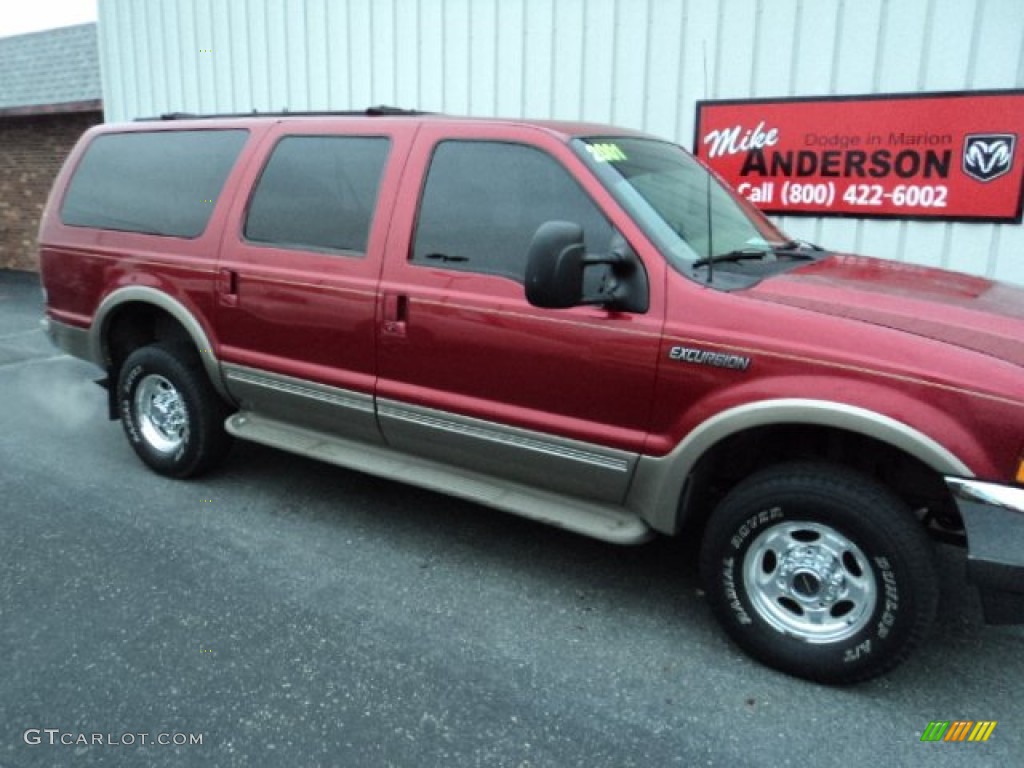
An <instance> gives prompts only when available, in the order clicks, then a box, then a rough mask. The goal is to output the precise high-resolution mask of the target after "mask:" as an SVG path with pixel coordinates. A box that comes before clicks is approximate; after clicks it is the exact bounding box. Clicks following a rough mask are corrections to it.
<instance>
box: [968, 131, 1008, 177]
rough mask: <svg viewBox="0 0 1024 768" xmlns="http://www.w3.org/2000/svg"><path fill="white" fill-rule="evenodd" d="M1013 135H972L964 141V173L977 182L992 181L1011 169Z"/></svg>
mask: <svg viewBox="0 0 1024 768" xmlns="http://www.w3.org/2000/svg"><path fill="white" fill-rule="evenodd" d="M1016 145H1017V135H1016V134H1013V133H972V134H970V135H969V136H967V137H966V139H964V173H966V174H967V175H968V176H970V177H971V178H972V179H977V180H978V181H992V180H993V179H998V178H999V177H1000V176H1003V175H1005V174H1007V173H1009V172H1010V169H1011V168H1013V150H1014V147H1016Z"/></svg>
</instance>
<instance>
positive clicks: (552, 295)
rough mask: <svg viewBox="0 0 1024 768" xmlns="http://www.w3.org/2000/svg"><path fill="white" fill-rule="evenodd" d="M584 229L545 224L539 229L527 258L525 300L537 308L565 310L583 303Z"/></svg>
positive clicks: (556, 222) (551, 222)
mask: <svg viewBox="0 0 1024 768" xmlns="http://www.w3.org/2000/svg"><path fill="white" fill-rule="evenodd" d="M586 255H587V253H586V248H585V247H584V245H583V227H581V226H580V225H579V224H573V223H572V222H569V221H546V222H544V223H543V224H541V225H540V227H538V228H537V232H536V234H535V235H534V236H533V240H532V241H531V242H530V250H529V251H528V252H527V256H526V300H527V301H529V302H530V303H531V304H533V305H534V306H535V307H544V308H545V309H566V308H567V307H575V306H578V305H579V304H581V303H582V302H583V266H584V262H585V260H586Z"/></svg>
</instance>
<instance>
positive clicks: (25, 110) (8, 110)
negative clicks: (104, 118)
mask: <svg viewBox="0 0 1024 768" xmlns="http://www.w3.org/2000/svg"><path fill="white" fill-rule="evenodd" d="M102 111H103V100H102V99H89V100H87V101H66V102H64V103H62V104H29V105H27V106H24V107H4V108H2V109H0V117H29V116H32V115H62V114H67V113H70V112H102Z"/></svg>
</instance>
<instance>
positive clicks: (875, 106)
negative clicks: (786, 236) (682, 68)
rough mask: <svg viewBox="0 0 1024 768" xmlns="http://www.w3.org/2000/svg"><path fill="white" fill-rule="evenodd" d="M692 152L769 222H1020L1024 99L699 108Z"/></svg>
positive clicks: (932, 97) (1023, 94)
mask: <svg viewBox="0 0 1024 768" xmlns="http://www.w3.org/2000/svg"><path fill="white" fill-rule="evenodd" d="M694 152H695V154H696V155H697V156H698V157H700V158H701V159H703V160H704V161H705V162H707V163H708V164H709V165H710V166H711V167H712V168H714V169H715V171H717V172H718V173H719V174H720V175H721V176H722V177H723V178H725V179H726V181H728V182H729V183H730V184H732V185H733V186H734V187H736V188H737V189H738V190H739V191H740V193H741V194H743V195H744V196H745V197H746V198H747V199H748V200H750V201H751V202H752V203H754V204H755V205H756V206H758V207H759V208H760V209H761V210H763V211H765V212H766V213H777V214H796V215H809V216H853V217H858V218H867V217H877V218H900V219H947V220H959V221H997V222H1012V221H1019V220H1020V218H1021V207H1022V202H1024V91H974V92H957V93H930V94H920V95H899V96H896V95H892V96H855V97H836V98H820V99H818V98H814V99H811V98H807V99H805V98H800V99H747V100H743V101H700V102H697V131H696V136H695V139H694Z"/></svg>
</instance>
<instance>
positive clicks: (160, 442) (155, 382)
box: [117, 344, 231, 478]
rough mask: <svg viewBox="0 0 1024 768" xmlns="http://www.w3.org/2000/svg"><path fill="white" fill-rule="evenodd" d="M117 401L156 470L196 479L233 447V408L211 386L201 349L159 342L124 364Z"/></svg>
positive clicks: (139, 449)
mask: <svg viewBox="0 0 1024 768" xmlns="http://www.w3.org/2000/svg"><path fill="white" fill-rule="evenodd" d="M117 403H118V410H119V413H120V416H121V423H122V425H123V426H124V431H125V434H126V435H127V436H128V441H129V442H130V443H131V445H132V448H134V449H135V453H137V454H138V456H139V458H141V459H142V460H143V461H144V462H145V463H146V464H147V465H148V466H149V467H150V468H151V469H153V470H155V471H156V472H159V473H160V474H162V475H168V476H170V477H180V478H184V477H191V476H194V475H198V474H200V473H202V472H205V471H207V470H209V469H212V468H213V467H214V466H216V465H217V464H219V463H220V461H221V460H222V459H223V458H224V456H225V454H226V453H227V451H228V449H229V448H230V446H231V438H230V436H229V435H228V434H227V432H226V431H225V430H224V420H225V419H226V418H227V416H228V413H229V409H228V407H227V405H226V404H225V403H224V401H223V400H221V398H220V396H219V395H218V394H217V392H216V391H215V390H214V388H213V385H212V384H210V381H209V379H208V378H207V376H206V372H205V370H203V367H202V364H201V362H200V360H199V357H198V355H196V353H195V351H194V350H193V349H191V348H190V347H188V346H185V345H168V344H153V345H150V346H145V347H140V348H139V349H137V350H135V351H134V352H132V353H131V354H130V355H129V356H128V359H127V360H125V362H124V365H123V366H121V372H120V376H119V377H118V383H117Z"/></svg>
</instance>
